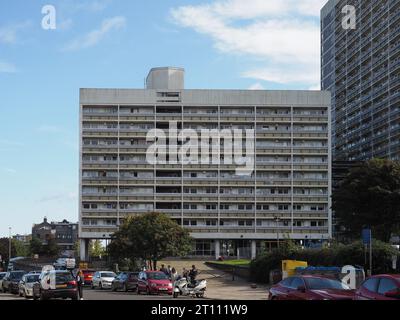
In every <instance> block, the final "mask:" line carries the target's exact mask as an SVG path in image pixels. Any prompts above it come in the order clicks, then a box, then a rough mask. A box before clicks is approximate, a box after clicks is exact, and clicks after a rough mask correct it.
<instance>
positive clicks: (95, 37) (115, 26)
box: [64, 16, 126, 51]
mask: <svg viewBox="0 0 400 320" xmlns="http://www.w3.org/2000/svg"><path fill="white" fill-rule="evenodd" d="M125 26H126V18H125V17H121V16H117V17H113V18H109V19H105V20H103V22H102V24H101V26H100V28H98V29H95V30H92V31H91V32H89V33H87V34H85V35H83V36H81V37H78V38H76V39H75V40H73V41H71V42H70V43H69V44H67V45H66V46H65V47H64V50H65V51H76V50H80V49H86V48H90V47H93V46H95V45H97V44H98V43H99V42H100V41H101V40H103V39H104V37H105V36H106V35H107V34H109V33H110V32H112V31H117V30H120V29H122V28H124V27H125Z"/></svg>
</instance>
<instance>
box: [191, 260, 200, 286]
mask: <svg viewBox="0 0 400 320" xmlns="http://www.w3.org/2000/svg"><path fill="white" fill-rule="evenodd" d="M198 274H199V271H198V270H197V269H196V266H195V265H192V269H191V270H190V271H189V278H190V282H191V283H192V284H195V283H196V277H197V275H198Z"/></svg>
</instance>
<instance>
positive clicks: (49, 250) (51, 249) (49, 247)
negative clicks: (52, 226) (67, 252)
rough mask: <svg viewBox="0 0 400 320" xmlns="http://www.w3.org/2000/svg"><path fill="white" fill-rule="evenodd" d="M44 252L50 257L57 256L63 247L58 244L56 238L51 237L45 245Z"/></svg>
mask: <svg viewBox="0 0 400 320" xmlns="http://www.w3.org/2000/svg"><path fill="white" fill-rule="evenodd" d="M43 249H44V253H45V254H46V255H48V256H50V257H56V256H58V254H59V253H60V251H61V248H60V247H59V245H58V244H57V241H56V239H54V238H50V239H48V240H47V244H46V245H45V246H44V248H43Z"/></svg>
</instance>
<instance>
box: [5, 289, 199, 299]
mask: <svg viewBox="0 0 400 320" xmlns="http://www.w3.org/2000/svg"><path fill="white" fill-rule="evenodd" d="M83 298H84V300H103V301H104V300H117V301H119V300H152V301H154V300H156V301H157V300H160V301H162V300H173V298H172V296H169V295H151V296H148V295H145V294H140V295H138V294H136V292H111V291H110V290H91V289H90V288H85V289H84V292H83ZM2 300H3V301H4V300H25V299H24V298H20V297H18V296H17V295H12V294H9V293H6V294H4V293H0V301H2ZM178 300H204V299H194V298H191V297H179V298H178Z"/></svg>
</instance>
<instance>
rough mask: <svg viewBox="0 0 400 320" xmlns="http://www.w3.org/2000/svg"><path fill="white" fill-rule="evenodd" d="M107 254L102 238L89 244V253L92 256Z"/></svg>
mask: <svg viewBox="0 0 400 320" xmlns="http://www.w3.org/2000/svg"><path fill="white" fill-rule="evenodd" d="M105 254H106V249H105V248H104V246H103V244H102V243H101V241H100V240H94V241H91V242H90V244H89V255H90V256H91V257H99V258H101V257H103V256H105Z"/></svg>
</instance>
